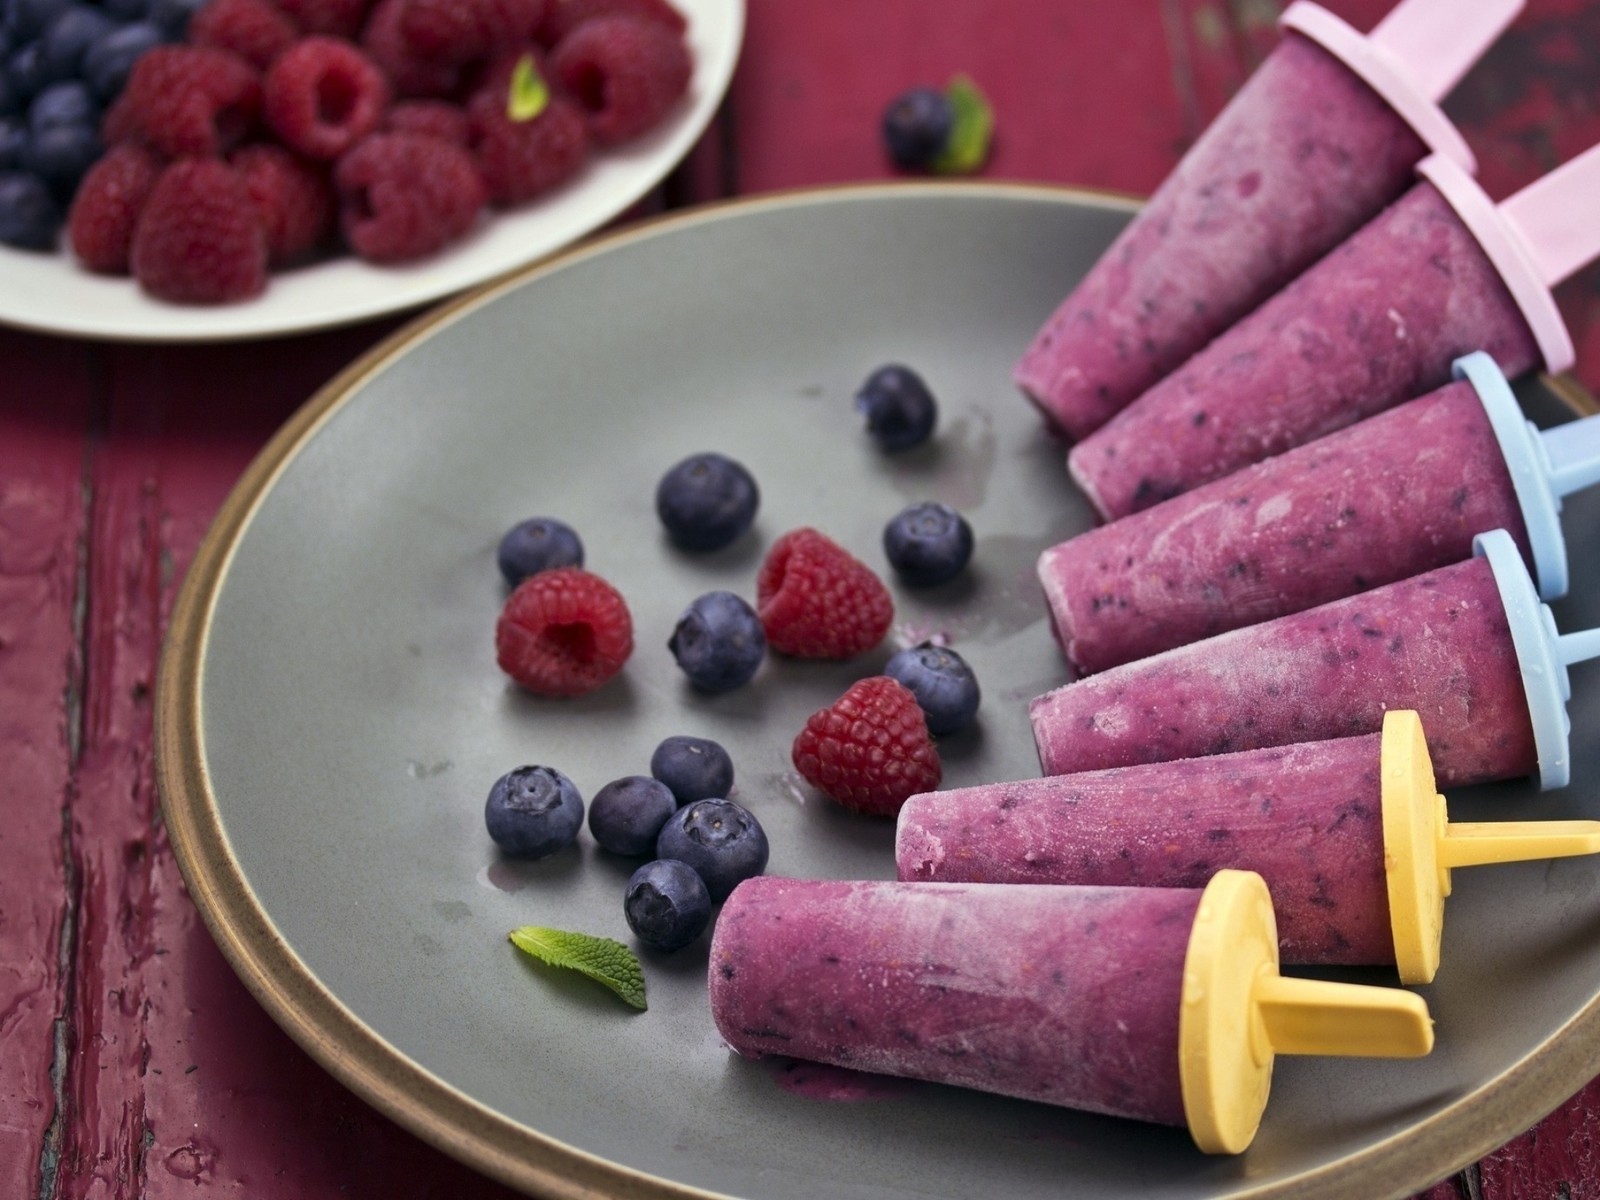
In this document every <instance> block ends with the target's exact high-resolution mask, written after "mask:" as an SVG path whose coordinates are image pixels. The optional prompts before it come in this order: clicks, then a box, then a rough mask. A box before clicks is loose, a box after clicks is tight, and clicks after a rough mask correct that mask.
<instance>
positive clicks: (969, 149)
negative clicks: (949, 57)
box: [928, 75, 994, 175]
mask: <svg viewBox="0 0 1600 1200" xmlns="http://www.w3.org/2000/svg"><path fill="white" fill-rule="evenodd" d="M944 94H945V98H946V99H948V100H949V101H950V108H951V110H952V112H953V113H954V117H955V120H954V122H953V123H952V124H951V126H950V140H949V141H948V142H947V143H946V144H945V148H944V153H942V154H940V155H939V157H938V158H936V159H934V160H933V162H931V163H930V164H928V165H929V168H930V169H931V170H933V171H934V172H936V173H937V174H940V175H970V174H972V173H973V172H974V171H976V170H978V169H979V168H980V167H982V166H983V164H984V162H985V161H986V160H987V159H988V157H989V142H990V140H991V139H992V138H993V137H994V109H993V108H991V107H990V105H989V101H988V100H987V99H985V97H984V94H983V93H982V92H980V91H979V90H978V87H977V85H976V84H975V83H973V82H972V80H970V79H968V78H967V77H966V76H965V75H957V76H956V77H955V78H954V79H952V80H951V81H950V86H949V87H947V88H945V92H944Z"/></svg>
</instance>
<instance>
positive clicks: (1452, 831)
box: [1439, 821, 1600, 868]
mask: <svg viewBox="0 0 1600 1200" xmlns="http://www.w3.org/2000/svg"><path fill="white" fill-rule="evenodd" d="M1577 854H1600V821H1461V822H1452V823H1451V824H1449V825H1447V826H1446V827H1445V831H1444V836H1443V837H1442V838H1440V839H1439V865H1440V866H1442V867H1451V868H1454V867H1478V866H1485V865H1487V864H1489V863H1502V862H1523V861H1526V860H1527V859H1531V858H1570V857H1572V856H1573V855H1577Z"/></svg>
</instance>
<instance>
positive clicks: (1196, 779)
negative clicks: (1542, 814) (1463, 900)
mask: <svg viewBox="0 0 1600 1200" xmlns="http://www.w3.org/2000/svg"><path fill="white" fill-rule="evenodd" d="M1597 852H1600V821H1502V822H1493V823H1475V824H1469V823H1454V824H1453V823H1451V822H1450V821H1449V819H1448V816H1447V814H1446V809H1445V800H1444V797H1443V796H1441V795H1439V794H1438V791H1437V790H1436V786H1435V783H1434V773H1433V766H1432V763H1431V762H1430V760H1429V757H1428V747H1427V743H1426V741H1425V740H1424V738H1423V732H1422V722H1421V720H1420V719H1419V718H1418V716H1417V714H1416V713H1415V712H1412V711H1410V710H1406V709H1394V710H1391V711H1389V712H1388V713H1386V714H1384V718H1383V732H1382V733H1369V734H1362V735H1359V736H1357V737H1348V738H1333V739H1331V740H1329V741H1325V742H1302V743H1298V744H1296V745H1291V746H1271V747H1267V748H1265V749H1261V750H1245V751H1241V752H1239V753H1236V754H1219V755H1214V756H1212V757H1210V758H1188V759H1180V760H1178V761H1176V762H1169V763H1147V764H1144V765H1142V766H1134V767H1114V768H1111V769H1109V770H1105V771H1085V772H1082V773H1080V774H1077V775H1054V776H1046V777H1045V778H1043V779H1027V780H1021V781H1018V782H1015V783H993V784H984V785H981V786H978V787H969V788H953V789H950V790H948V791H944V792H924V793H923V794H921V795H918V796H913V797H912V798H911V799H910V800H909V801H908V802H907V804H906V806H905V807H904V808H903V809H901V810H900V818H899V825H898V827H897V830H896V840H895V859H896V863H897V864H898V869H899V875H900V878H901V879H903V880H908V881H911V880H916V881H934V882H940V883H1060V884H1077V885H1085V886H1098V887H1181V888H1190V887H1203V886H1204V885H1205V883H1206V881H1207V880H1209V879H1210V878H1211V876H1212V875H1214V874H1215V873H1216V872H1217V871H1219V870H1222V869H1225V868H1235V869H1240V870H1247V871H1255V872H1257V873H1258V874H1260V875H1261V877H1262V878H1263V879H1265V880H1266V883H1267V887H1268V889H1269V890H1270V891H1271V892H1272V903H1273V907H1274V908H1275V909H1276V911H1277V915H1278V941H1279V950H1280V953H1281V954H1282V957H1283V961H1284V962H1288V963H1366V964H1382V963H1394V964H1395V965H1396V966H1397V967H1398V968H1399V972H1400V979H1401V982H1403V983H1428V982H1430V981H1431V980H1432V979H1433V977H1434V974H1435V972H1436V971H1437V970H1438V967H1439V939H1440V933H1441V931H1442V929H1443V924H1444V898H1445V897H1446V896H1448V895H1449V894H1450V871H1451V869H1452V868H1453V867H1461V866H1476V865H1480V864H1485V863H1495V862H1514V861H1519V860H1522V859H1530V858H1555V857H1562V856H1567V855H1575V854H1594V853H1597Z"/></svg>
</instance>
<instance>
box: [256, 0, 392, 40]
mask: <svg viewBox="0 0 1600 1200" xmlns="http://www.w3.org/2000/svg"><path fill="white" fill-rule="evenodd" d="M275 2H276V3H277V5H278V7H279V8H281V9H282V10H283V12H284V15H286V16H287V17H288V18H289V19H290V20H291V21H293V22H294V23H295V24H296V25H298V26H299V27H300V28H301V29H302V30H304V31H305V32H306V33H324V34H327V35H328V36H329V37H342V38H354V37H355V36H356V34H358V33H360V32H361V26H362V23H363V22H364V21H365V20H366V19H367V9H368V8H370V7H371V3H372V0H275Z"/></svg>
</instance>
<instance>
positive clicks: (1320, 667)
mask: <svg viewBox="0 0 1600 1200" xmlns="http://www.w3.org/2000/svg"><path fill="white" fill-rule="evenodd" d="M1512 554H1513V556H1515V551H1512ZM1529 590H1530V591H1531V587H1530V588H1529ZM1388 708H1412V709H1416V710H1417V711H1418V713H1420V714H1421V717H1422V724H1423V727H1424V728H1425V729H1426V731H1427V737H1428V744H1429V746H1430V747H1431V748H1432V750H1433V754H1434V764H1435V767H1436V769H1437V771H1438V774H1439V781H1440V783H1441V784H1443V785H1446V786H1450V785H1460V784H1468V783H1479V782H1483V781H1485V780H1491V779H1513V778H1517V777H1519V776H1523V775H1528V774H1530V773H1532V772H1533V771H1534V770H1535V768H1536V767H1538V766H1539V754H1538V751H1537V748H1536V742H1535V738H1534V728H1533V723H1532V718H1531V716H1530V714H1529V701H1528V693H1527V689H1526V688H1525V686H1524V683H1523V678H1522V674H1521V669H1520V667H1519V663H1518V656H1517V650H1516V647H1515V645H1514V644H1513V640H1512V634H1511V629H1510V626H1509V625H1508V622H1507V619H1506V608H1505V605H1504V603H1503V602H1502V600H1501V595H1500V591H1499V589H1498V585H1497V583H1496V579H1495V572H1494V570H1493V569H1491V567H1490V565H1489V562H1488V561H1487V560H1486V559H1484V558H1473V559H1470V560H1468V561H1466V562H1462V563H1456V564H1454V565H1451V566H1448V567H1441V568H1439V569H1438V570H1435V571H1430V572H1428V573H1426V574H1424V575H1418V576H1415V577H1413V578H1410V579H1405V580H1401V581H1400V582H1398V583H1392V584H1389V585H1387V586H1385V587H1381V588H1376V589H1374V590H1372V591H1369V592H1363V593H1361V594H1360V595H1356V596H1351V597H1348V598H1346V599H1344V600H1338V601H1334V602H1333V603H1330V604H1324V605H1320V606H1319V607H1317V608H1313V609H1308V610H1306V611H1305V612H1300V613H1294V614H1292V615H1290V616H1285V617H1279V618H1277V619H1275V620H1272V621H1268V622H1265V623H1263V624H1260V625H1254V626H1251V627H1249V628H1247V629H1236V630H1233V631H1232V632H1230V633H1224V634H1219V635H1218V636H1216V637H1212V638H1207V639H1206V640H1204V641H1201V642H1195V643H1193V644H1191V645H1188V646H1183V647H1180V648H1178V649H1175V650H1168V651H1166V652H1165V653H1162V654H1157V655H1155V656H1154V657H1152V658H1145V659H1140V660H1139V661H1137V662H1131V663H1128V664H1126V665H1124V666H1120V667H1114V668H1112V669H1111V670H1109V671H1105V672H1103V673H1101V674H1099V675H1092V676H1090V677H1088V678H1087V679H1081V680H1078V681H1076V682H1074V683H1069V684H1067V685H1066V686H1064V687H1060V688H1057V689H1056V690H1055V691H1053V692H1050V693H1048V694H1047V695H1044V696H1041V697H1039V698H1038V699H1036V700H1034V701H1033V703H1032V705H1031V708H1030V714H1031V718H1032V721H1033V733H1034V740H1035V742H1036V744H1037V746H1038V750H1039V761H1040V763H1041V764H1042V765H1043V768H1044V773H1045V774H1047V775H1065V774H1070V773H1072V772H1076V771H1093V770H1099V769H1101V768H1104V767H1122V766H1130V765H1132V764H1134V763H1141V762H1169V761H1171V760H1173V759H1180V758H1195V757H1199V756H1202V755H1212V754H1224V753H1228V752H1231V751H1237V750H1251V749H1256V748H1259V747H1262V746H1282V745H1288V744H1291V743H1294V742H1310V741H1321V740H1325V739H1328V738H1337V737H1349V736H1353V735H1356V734H1362V733H1371V732H1375V731H1376V730H1378V729H1379V728H1380V726H1381V724H1382V721H1383V714H1384V711H1385V709H1388Z"/></svg>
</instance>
